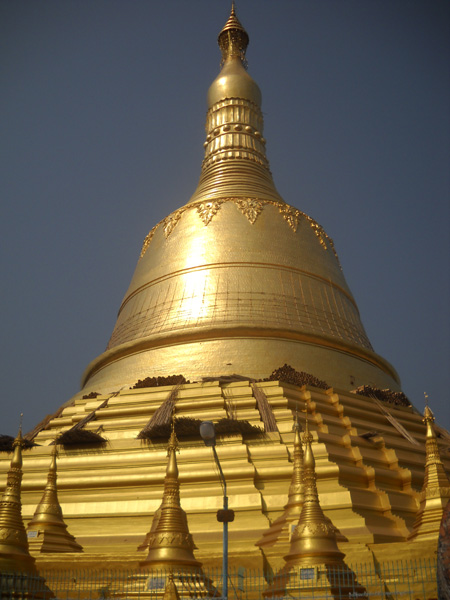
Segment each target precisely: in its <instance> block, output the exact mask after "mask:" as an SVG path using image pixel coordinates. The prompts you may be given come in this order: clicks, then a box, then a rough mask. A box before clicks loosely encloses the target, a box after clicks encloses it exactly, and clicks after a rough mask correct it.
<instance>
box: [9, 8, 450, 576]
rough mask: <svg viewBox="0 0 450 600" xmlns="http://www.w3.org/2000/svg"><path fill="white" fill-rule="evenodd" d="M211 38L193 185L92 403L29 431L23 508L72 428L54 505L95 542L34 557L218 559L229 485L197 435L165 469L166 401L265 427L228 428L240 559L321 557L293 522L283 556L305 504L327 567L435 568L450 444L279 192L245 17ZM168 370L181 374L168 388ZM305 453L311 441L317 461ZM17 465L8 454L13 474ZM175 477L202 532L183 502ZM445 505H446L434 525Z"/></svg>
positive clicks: (224, 444) (233, 552) (81, 401)
mask: <svg viewBox="0 0 450 600" xmlns="http://www.w3.org/2000/svg"><path fill="white" fill-rule="evenodd" d="M218 41H219V46H220V50H221V53H222V68H221V70H220V73H219V74H218V76H217V77H216V79H215V80H214V81H213V82H212V84H211V86H210V88H209V91H208V96H207V114H206V139H205V143H204V148H205V155H204V160H203V163H202V167H201V173H200V179H199V183H198V186H197V188H196V190H195V191H194V193H193V195H192V196H191V197H190V198H189V195H187V196H186V198H185V201H184V202H185V203H184V204H183V203H181V204H182V205H180V207H179V208H178V209H176V210H175V211H173V212H172V213H171V214H169V215H167V216H166V217H165V218H164V219H163V220H162V221H161V222H159V223H157V224H156V225H154V226H153V224H149V230H150V231H149V233H148V235H147V236H146V238H145V240H144V243H143V246H142V251H141V253H140V256H139V258H138V262H137V266H136V270H135V272H134V275H133V276H132V279H131V283H130V285H129V288H128V290H127V292H126V294H125V296H124V299H123V301H122V304H121V306H120V308H119V312H118V317H117V322H116V324H115V327H114V329H113V332H112V335H111V338H110V340H109V343H108V345H107V348H106V350H105V351H104V352H103V353H102V354H101V355H100V356H98V357H97V358H95V359H94V360H93V361H92V362H91V363H90V364H89V365H88V367H87V368H86V370H85V373H84V375H83V381H82V389H81V390H80V392H79V393H77V394H76V395H75V396H74V397H73V398H72V399H70V400H69V401H68V402H66V403H65V404H63V406H62V407H61V408H60V410H59V411H58V412H57V413H55V415H53V417H52V418H50V419H47V420H45V421H43V422H42V424H41V425H40V426H38V427H37V428H36V429H35V433H34V441H35V442H36V444H37V445H36V446H35V447H33V448H30V449H27V450H26V451H25V452H24V462H25V481H24V486H23V490H22V501H23V515H24V518H25V520H26V521H31V520H32V519H33V515H34V513H35V510H36V505H37V504H38V502H39V499H40V498H41V497H42V491H43V488H44V486H45V483H44V482H45V480H46V477H47V469H48V464H49V461H50V459H51V451H52V448H51V444H52V443H53V442H54V441H55V439H57V438H59V436H61V435H62V434H64V433H65V432H72V433H73V434H74V435H70V436H66V440H67V445H65V446H64V451H65V455H64V461H60V464H59V465H58V497H59V501H60V502H61V505H62V506H63V507H64V522H65V523H66V524H67V526H68V529H69V530H70V532H71V533H72V534H73V535H74V536H76V539H77V543H79V544H80V545H81V546H82V547H83V550H84V551H83V552H78V553H77V554H71V553H59V555H58V556H57V557H56V553H54V552H53V553H52V552H49V553H46V552H41V553H39V555H38V561H39V565H41V564H42V565H43V566H46V567H51V566H52V568H53V566H54V565H55V564H58V568H60V569H64V568H67V569H69V568H71V567H72V566H73V564H74V563H76V564H77V566H79V567H80V568H90V567H91V566H92V565H93V564H97V565H101V566H102V567H104V568H120V569H125V568H129V569H137V568H138V567H139V565H140V564H147V565H148V566H149V567H150V566H153V565H157V564H161V565H162V564H167V563H173V564H175V563H177V564H184V565H185V566H186V568H189V569H198V568H200V566H199V565H200V560H201V562H202V564H203V567H204V568H205V569H206V568H207V567H220V565H221V562H222V528H221V524H220V523H218V522H217V519H216V513H217V510H218V509H219V508H221V506H222V490H221V486H220V482H219V480H218V478H217V474H216V473H215V470H214V465H213V464H212V463H211V456H210V453H209V452H208V449H207V448H206V447H205V446H204V444H203V442H202V441H201V439H200V436H199V435H198V434H197V433H196V434H195V435H191V436H190V437H189V436H186V437H184V438H183V437H182V436H181V435H180V436H179V439H180V441H179V445H180V448H181V450H182V451H181V453H180V456H179V460H178V462H177V461H176V460H175V449H174V444H175V441H174V440H173V439H172V442H171V445H170V447H169V466H167V462H166V461H167V456H166V448H165V447H163V445H162V444H161V443H160V441H158V440H153V439H150V441H148V440H147V441H146V442H144V441H143V440H142V439H140V438H139V435H140V433H141V432H142V430H143V429H144V428H145V427H146V426H147V424H148V423H149V420H151V418H152V416H153V415H154V414H155V413H156V412H157V411H158V410H159V409H160V408H161V405H162V404H164V402H166V401H167V399H168V398H171V402H172V404H173V406H174V407H175V412H176V415H177V418H186V419H191V420H193V419H199V420H206V419H208V420H212V421H214V422H218V421H220V420H221V419H224V418H227V417H228V418H230V415H231V417H232V419H231V420H233V419H234V420H235V421H248V423H249V424H250V425H253V426H256V427H259V428H260V430H261V431H260V435H259V436H253V435H250V434H247V433H245V432H244V431H243V430H242V431H241V430H234V431H233V432H231V433H230V432H228V433H223V434H221V435H218V437H217V445H216V450H217V454H218V456H219V458H220V463H221V465H222V469H223V472H224V476H225V478H226V482H227V489H228V497H229V506H230V508H232V509H233V510H234V513H235V520H234V522H233V523H232V525H230V530H229V555H230V566H235V567H239V566H243V567H256V568H261V567H262V564H263V561H264V560H267V561H268V562H269V563H270V567H271V569H272V570H273V571H279V569H280V568H281V567H282V566H283V556H284V555H285V554H286V553H288V554H287V556H288V561H287V564H291V563H292V564H294V563H296V562H297V561H300V562H301V561H302V560H303V558H300V557H302V556H303V557H305V556H307V554H306V549H307V548H306V547H307V546H308V547H309V548H310V554H309V555H308V561H311V560H312V561H314V560H315V559H314V552H315V550H314V548H315V544H316V541H313V540H311V538H305V536H306V534H307V532H308V527H309V526H310V525H308V527H307V528H305V529H304V531H303V530H302V531H300V530H299V529H298V528H297V533H296V534H295V537H293V539H292V540H291V545H290V540H289V535H288V531H289V525H290V524H292V523H291V521H290V519H291V518H292V516H293V515H297V514H298V513H299V511H300V508H301V506H302V509H301V510H302V514H303V511H305V515H307V514H310V513H311V514H310V516H309V517H308V519H309V518H310V519H313V518H315V516H317V515H319V513H320V515H321V516H320V519H322V515H324V519H323V520H321V521H320V522H321V524H322V525H323V527H324V528H325V530H326V531H325V532H324V535H325V534H326V535H325V537H324V538H323V539H322V540H321V542H320V548H319V547H318V548H317V552H319V551H320V553H321V554H320V556H321V557H323V553H324V552H325V553H328V554H327V556H329V558H330V560H331V558H332V557H334V558H335V559H336V560H337V561H338V558H339V556H341V553H342V554H345V560H346V562H347V564H349V565H350V564H352V562H354V561H358V562H366V561H367V562H369V563H370V562H372V563H373V562H374V561H375V560H376V561H383V560H392V559H397V558H398V557H399V556H402V557H404V558H414V557H420V556H423V555H425V556H430V557H431V556H433V552H434V547H435V546H434V545H435V542H437V533H436V534H435V533H433V532H432V531H431V529H430V530H428V529H427V528H428V525H426V523H428V521H427V519H428V515H431V512H430V511H431V506H432V503H431V495H429V496H427V493H428V494H431V492H427V493H426V494H425V496H426V497H425V499H421V497H420V493H421V490H422V487H423V485H424V477H425V472H426V471H427V481H428V482H432V481H435V480H436V481H439V482H440V483H439V486H441V484H442V486H443V488H445V487H446V484H444V482H443V477H442V472H444V471H445V469H448V468H449V467H450V456H449V455H448V453H447V454H444V453H442V454H441V456H442V458H441V462H442V469H441V467H439V466H438V463H437V462H436V456H437V454H436V447H437V449H438V450H439V449H441V450H442V448H445V447H446V446H448V445H449V443H450V436H449V434H448V433H447V432H445V431H444V430H441V429H438V428H437V427H436V432H437V433H438V434H439V435H438V436H437V437H435V438H432V434H431V433H428V438H426V435H427V433H426V432H427V430H428V431H429V432H430V431H431V429H430V427H431V426H430V424H429V423H428V422H427V423H425V424H424V423H422V420H421V418H422V416H421V415H420V414H419V413H418V411H417V410H416V409H415V408H414V407H412V406H411V405H410V404H409V402H408V400H407V399H406V398H405V397H404V396H403V395H402V394H401V385H400V380H399V377H398V375H397V373H396V371H395V369H394V368H393V367H392V366H391V365H390V364H389V363H388V362H387V361H386V360H385V359H384V358H382V357H381V356H379V355H378V354H377V353H376V352H375V351H374V350H373V348H372V346H371V343H370V341H369V339H368V336H367V334H366V332H365V330H364V327H363V324H362V322H361V319H360V315H359V311H358V307H357V304H356V302H355V299H354V297H353V295H352V293H351V291H350V289H349V287H348V285H347V282H346V280H345V277H344V274H343V270H342V267H341V264H340V262H339V259H338V255H337V251H336V248H335V246H334V243H333V241H332V239H331V237H330V236H329V235H328V234H327V233H326V232H325V231H324V229H323V228H322V227H321V226H320V225H319V223H317V222H316V221H315V220H314V219H313V218H311V217H310V216H308V215H306V214H305V213H303V212H302V211H301V210H299V209H298V208H296V207H294V206H292V205H291V204H288V203H287V202H285V201H284V200H283V199H282V198H281V196H280V195H279V193H278V191H277V189H276V187H275V184H274V181H273V178H272V174H271V172H270V168H269V162H268V158H267V155H266V140H265V138H264V135H263V129H264V122H263V113H262V108H261V106H262V104H261V103H262V97H261V92H260V89H259V87H258V85H257V83H256V82H255V81H254V80H253V79H252V77H251V76H250V75H249V73H248V72H247V70H246V60H245V54H246V49H247V45H248V43H249V36H248V34H247V32H246V31H245V29H244V28H243V26H242V25H241V23H240V22H239V20H238V18H237V15H236V11H235V8H234V7H233V9H232V11H231V15H230V17H229V19H228V21H227V22H226V24H225V26H224V28H223V29H222V30H221V32H220V34H219V39H218ZM271 112H272V113H273V112H274V111H273V110H272V111H271ZM272 118H273V119H274V120H275V121H276V114H275V115H274V116H273V117H272ZM293 118H294V116H293ZM282 365H284V367H283V366H282ZM174 375H180V376H181V375H182V376H183V377H181V378H177V380H176V382H174V379H173V376H174ZM147 379H148V380H149V381H150V383H149V384H148V385H149V386H150V387H145V385H146V384H145V381H147ZM152 382H153V383H152ZM256 382H257V385H256ZM305 407H307V408H308V428H309V431H310V435H312V436H313V438H314V460H315V474H316V475H315V476H314V485H313V484H312V483H311V481H312V479H311V478H312V475H311V474H310V475H309V476H308V477H309V481H310V483H309V488H308V489H309V491H308V494H309V496H308V497H312V495H313V492H312V491H311V490H313V489H314V494H315V496H314V497H316V496H317V494H318V498H320V505H319V504H318V503H316V504H315V503H313V502H311V501H308V503H306V496H307V494H306V493H305V502H304V504H303V505H302V499H301V482H300V480H299V477H300V476H299V473H300V470H301V467H300V462H301V460H300V445H299V439H298V435H299V432H298V431H292V425H293V416H294V415H295V413H296V412H297V411H302V410H304V409H305ZM269 417H270V419H269V420H270V422H271V423H272V425H270V426H266V424H267V423H268V422H269V420H268V418H269ZM99 432H101V436H100V434H99ZM75 433H76V435H75ZM81 433H84V434H85V435H84V436H83V435H81ZM430 436H431V437H430ZM69 438H70V439H69ZM425 439H427V440H428V441H427V442H426V444H425ZM292 446H294V479H295V481H294V480H293V479H292V476H293V475H292V466H293V465H292V461H291V460H290V449H291V448H292ZM170 448H171V449H170ZM296 453H297V454H296ZM427 456H428V458H427ZM432 456H434V459H433V458H432ZM311 460H312V451H311V449H310V446H307V448H306V451H305V459H304V462H305V464H306V465H308V464H310V463H311ZM433 460H434V462H433ZM425 465H426V466H425ZM8 467H9V465H8V460H7V457H6V456H4V455H0V472H1V473H3V474H6V472H7V471H8ZM166 467H167V473H166V479H165V480H164V473H165V471H166ZM178 468H179V470H180V473H181V477H180V478H179V480H177V482H178V483H176V480H175V479H176V478H175V475H174V473H175V469H178ZM309 468H310V467H309ZM309 472H310V473H312V471H311V469H310V471H309ZM316 477H317V480H316V479H315V478H316ZM179 485H181V486H182V487H181V489H182V497H183V509H184V511H186V514H187V515H188V517H189V532H188V531H187V525H186V522H185V516H183V515H185V513H184V512H182V511H181V508H180V507H179V506H178V504H177V502H178V501H177V498H178V496H177V494H178V492H177V490H178V489H179V488H178V487H177V486H179ZM291 485H292V488H291V492H289V488H290V486H291ZM314 486H315V487H314ZM427 486H428V487H427V489H428V488H430V489H431V488H432V487H433V486H434V484H433V483H427ZM439 486H438V487H439ZM163 487H164V489H166V488H167V496H165V497H164V500H163V503H162V504H161V491H162V488H163ZM443 488H440V489H441V491H440V492H439V494H441V495H442V493H443V492H442V489H443ZM433 489H434V487H433ZM433 493H434V492H433ZM287 497H288V498H289V500H288V503H287V504H286V498H287ZM440 503H441V500H439V499H438V500H436V501H435V500H434V499H433V506H435V508H436V518H437V513H438V512H439V510H440V508H439V506H440ZM160 506H161V509H160V510H159V511H158V509H159V508H160ZM318 506H320V507H321V508H320V511H319V509H318V508H317V507H318ZM419 509H420V510H421V511H422V512H421V514H422V516H420V517H417V514H418V511H419ZM429 509H430V511H429ZM434 510H435V509H434V508H433V511H434ZM308 511H309V512H308ZM152 515H156V518H155V519H154V521H153V525H152V529H151V530H150V532H149V529H148V525H149V518H150V517H151V516H152ZM169 517H170V518H169ZM416 517H417V519H419V520H416ZM305 518H306V517H305ZM172 519H177V520H176V523H178V525H177V526H178V527H179V528H180V532H182V538H183V539H182V540H181V538H180V541H179V542H178V541H177V542H176V543H175V541H174V543H173V544H169V543H167V542H166V541H164V539H163V536H162V532H163V530H164V528H168V527H169V526H170V527H172V525H171V524H173V523H175V520H172ZM330 521H331V522H332V523H333V526H334V527H336V528H337V529H338V530H339V532H340V535H339V537H338V538H337V541H336V539H335V534H333V535H331V533H330V532H331V525H330ZM419 521H420V523H419ZM432 521H433V525H432V529H433V531H434V527H435V526H434V521H435V516H433V517H432ZM293 522H295V520H294V521H293ZM415 523H416V525H415ZM280 526H281V529H280ZM300 529H301V527H300ZM413 531H415V532H416V533H413V534H412V532H413ZM428 531H429V534H430V536H428V533H426V536H425V532H428ZM422 532H423V534H424V537H423V542H422V543H421V544H418V543H416V541H414V540H415V537H417V539H422V538H421V536H422ZM147 534H148V535H147ZM191 534H192V536H193V538H195V541H196V544H197V546H198V551H197V553H196V556H197V558H195V557H194V555H193V546H192V539H191V538H190V537H189V536H190V535H191ZM21 535H22V534H21ZM171 535H172V534H171ZM328 535H330V537H327V536H328ZM410 535H412V536H413V539H411V540H408V538H409V536H410ZM146 536H147V537H146ZM183 536H184V537H183ZM333 536H334V537H333ZM169 537H170V536H169ZM170 539H173V540H176V539H177V538H176V536H175V537H174V536H172V537H170ZM256 542H258V546H256V545H255V544H256ZM336 544H337V546H336ZM289 548H291V549H290V550H289ZM324 548H325V550H324ZM313 550H314V552H313ZM144 552H145V553H147V558H146V559H145V560H144V561H143V554H144ZM23 555H24V556H25V560H28V559H27V558H26V556H27V554H26V553H25V552H23ZM69 555H70V556H69ZM56 560H57V561H58V562H57V563H56V562H55V561H56ZM327 560H328V559H327ZM145 568H146V567H145ZM174 576H175V577H176V574H175V575H174Z"/></svg>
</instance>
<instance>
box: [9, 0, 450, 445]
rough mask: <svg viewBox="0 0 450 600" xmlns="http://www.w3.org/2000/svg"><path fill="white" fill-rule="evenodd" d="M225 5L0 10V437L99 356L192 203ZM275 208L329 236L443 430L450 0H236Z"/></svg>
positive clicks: (392, 356) (108, 1) (53, 2)
mask: <svg viewBox="0 0 450 600" xmlns="http://www.w3.org/2000/svg"><path fill="white" fill-rule="evenodd" d="M229 9H230V2H228V0H214V1H213V0H191V1H187V0H183V1H181V0H166V1H165V2H161V1H159V0H89V1H87V0H77V1H75V0H40V1H39V2H36V1H35V0H0V40H1V48H2V50H1V52H0V74H1V75H0V77H1V94H0V139H1V144H0V148H1V160H0V198H1V211H2V213H1V219H0V227H1V241H2V244H1V261H0V269H1V272H0V278H1V282H2V294H1V297H0V302H1V315H2V319H1V353H2V356H1V362H0V364H1V369H2V374H1V381H2V384H1V385H2V394H1V397H0V407H1V412H0V433H5V434H10V435H14V434H15V433H16V430H17V426H18V422H19V413H20V412H21V411H23V412H24V413H25V416H24V429H25V431H27V430H29V429H31V428H32V427H33V426H34V425H35V424H36V423H37V422H38V421H40V420H41V418H43V417H44V416H45V415H46V414H48V413H51V412H53V411H54V410H56V409H57V408H58V407H59V406H60V405H61V404H62V403H64V402H66V401H67V400H68V399H69V398H70V397H71V396H72V395H73V394H74V393H75V392H76V391H77V390H78V389H79V381H80V377H81V374H82V372H83V370H84V369H85V367H86V366H87V364H88V363H89V362H90V361H91V360H92V359H93V358H95V357H96V356H97V355H99V354H101V353H102V352H103V350H104V348H105V346H106V344H107V341H108V339H109V336H110V334H111V332H112V329H113V326H114V323H115V319H116V314H117V310H118V308H119V306H120V303H121V300H122V297H123V295H124V294H125V291H126V289H127V287H128V284H129V281H130V279H131V276H132V273H133V270H134V267H135V265H136V262H137V259H138V256H139V251H140V248H141V244H142V241H143V239H144V237H145V236H146V234H147V233H148V231H149V230H150V229H151V228H152V227H153V225H155V224H156V223H157V222H158V221H160V220H161V219H162V218H163V217H165V216H166V215H168V214H169V213H170V212H172V211H173V210H175V209H176V208H178V207H180V206H181V205H183V204H185V203H186V202H187V201H188V199H189V197H190V196H191V194H192V193H193V191H194V189H195V187H196V184H197V180H198V177H199V175H200V165H201V160H202V157H203V142H204V135H205V134H204V120H205V113H206V91H207V89H208V87H209V85H210V83H211V82H212V80H213V79H214V78H215V76H216V74H217V73H218V70H219V64H220V52H219V49H218V47H217V45H216V38H217V34H218V33H219V31H220V29H221V28H222V26H223V25H224V23H225V21H226V20H227V18H228V15H229ZM237 14H238V17H239V19H240V21H241V22H242V24H243V25H244V27H245V28H246V29H247V31H248V33H249V35H250V46H249V49H248V52H247V58H248V63H249V73H250V74H251V75H252V77H253V78H254V79H255V80H256V81H257V83H258V84H259V86H260V88H261V91H262V95H263V112H264V118H265V132H264V133H265V137H266V139H267V153H268V158H269V160H270V163H271V170H272V173H273V176H274V180H275V184H276V186H277V189H278V191H279V192H280V194H281V195H282V197H283V198H284V200H285V201H286V202H288V203H289V204H292V205H294V206H296V207H297V208H299V209H301V210H302V211H304V212H306V213H307V214H308V215H310V216H311V217H313V218H314V219H316V220H317V221H318V222H319V223H320V224H321V225H322V226H323V227H324V229H325V230H326V232H327V233H328V234H329V235H330V236H331V237H332V238H333V240H334V242H335V246H336V249H337V252H338V254H339V257H340V261H341V264H342V266H343V269H344V274H345V276H346V279H347V282H348V284H349V286H350V289H351V290H352V292H353V294H354V296H355V299H356V301H357V303H358V306H359V309H360V312H361V317H362V321H363V323H364V325H365V328H366V330H367V333H368V335H369V338H370V340H371V342H372V345H373V346H374V349H375V351H376V352H378V353H379V354H381V355H382V356H383V357H384V358H386V359H387V360H389V361H390V362H391V363H392V364H393V365H394V367H395V368H396V369H397V371H398V373H399V374H400V377H401V379H402V383H403V390H404V392H405V393H406V394H407V396H408V397H409V398H410V399H411V400H412V402H413V403H414V404H415V406H416V407H417V408H418V409H420V410H422V409H423V405H424V402H423V392H424V391H426V392H427V393H428V394H429V397H430V406H431V408H432V409H433V410H434V412H435V414H436V417H437V421H438V423H439V424H441V425H442V426H444V427H447V428H450V403H449V396H450V316H449V312H450V311H449V307H450V234H449V232H450V175H449V165H450V67H449V64H450V36H449V35H448V32H449V25H450V3H449V2H447V1H446V0H432V1H430V0H420V1H416V0H383V1H381V0H309V1H303V0H277V1H276V2H274V1H269V0H238V1H237Z"/></svg>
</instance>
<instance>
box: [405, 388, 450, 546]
mask: <svg viewBox="0 0 450 600" xmlns="http://www.w3.org/2000/svg"><path fill="white" fill-rule="evenodd" d="M425 398H426V399H427V396H426V395H425ZM422 421H423V422H424V423H425V426H426V441H425V448H426V458H425V478H424V482H423V486H422V492H421V494H420V505H419V510H418V511H417V516H416V519H415V522H414V525H413V529H412V531H411V534H410V536H409V538H408V539H409V540H414V541H422V540H426V539H436V540H437V539H438V536H439V527H440V524H441V519H442V515H443V512H444V509H445V507H446V504H447V502H448V501H449V500H450V481H449V479H448V477H447V474H446V472H445V469H444V465H443V464H442V460H441V456H440V453H439V447H438V443H437V437H436V432H435V430H434V415H433V412H432V411H431V409H430V407H429V406H428V402H427V404H426V406H425V411H424V416H423V419H422Z"/></svg>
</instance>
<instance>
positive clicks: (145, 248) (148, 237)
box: [139, 223, 160, 258]
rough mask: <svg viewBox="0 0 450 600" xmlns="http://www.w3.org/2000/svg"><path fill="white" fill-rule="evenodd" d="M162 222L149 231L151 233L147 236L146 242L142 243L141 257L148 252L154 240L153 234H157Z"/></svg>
mask: <svg viewBox="0 0 450 600" xmlns="http://www.w3.org/2000/svg"><path fill="white" fill-rule="evenodd" d="M159 225H160V223H158V224H157V225H155V226H154V227H153V229H151V230H150V231H149V233H148V234H147V235H146V236H145V239H144V243H143V244H142V249H141V254H140V257H139V258H142V257H143V256H144V254H145V253H146V252H147V248H148V247H149V246H150V242H151V241H152V238H153V236H154V235H155V232H156V230H157V229H158V227H159Z"/></svg>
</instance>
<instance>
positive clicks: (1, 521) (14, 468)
mask: <svg viewBox="0 0 450 600" xmlns="http://www.w3.org/2000/svg"><path fill="white" fill-rule="evenodd" d="M23 447H24V440H23V437H22V425H20V427H19V433H18V434H17V437H16V438H15V440H14V444H13V457H12V460H11V466H10V469H9V471H8V476H7V481H6V488H5V491H4V492H3V496H2V499H1V501H0V571H2V572H6V573H7V572H27V573H36V572H37V569H36V565H35V562H34V558H33V557H32V556H31V555H30V552H29V550H28V541H27V534H26V531H25V526H24V524H23V519H22V502H21V487H22V475H23V473H22V448H23Z"/></svg>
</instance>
